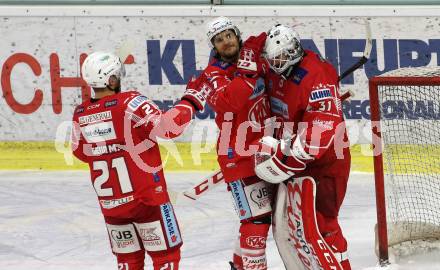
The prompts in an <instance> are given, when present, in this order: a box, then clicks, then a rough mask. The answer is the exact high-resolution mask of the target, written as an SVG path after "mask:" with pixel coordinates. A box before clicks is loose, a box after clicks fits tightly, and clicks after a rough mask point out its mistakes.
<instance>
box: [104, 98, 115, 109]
mask: <svg viewBox="0 0 440 270" xmlns="http://www.w3.org/2000/svg"><path fill="white" fill-rule="evenodd" d="M117 104H118V100H117V99H113V100H110V101H106V102H105V103H104V107H106V108H108V107H113V106H115V105H117Z"/></svg>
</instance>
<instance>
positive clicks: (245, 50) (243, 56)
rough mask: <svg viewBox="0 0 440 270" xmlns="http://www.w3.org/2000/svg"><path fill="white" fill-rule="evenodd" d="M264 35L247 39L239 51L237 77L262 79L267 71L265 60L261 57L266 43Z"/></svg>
mask: <svg viewBox="0 0 440 270" xmlns="http://www.w3.org/2000/svg"><path fill="white" fill-rule="evenodd" d="M266 37H267V34H266V33H264V32H263V33H261V34H260V35H258V36H251V37H249V38H248V39H247V40H246V41H245V42H244V44H243V47H242V48H241V50H240V56H239V59H238V64H237V72H238V73H239V75H242V76H245V77H247V78H257V77H263V76H264V75H265V74H266V73H267V71H268V70H269V65H268V63H267V60H266V59H265V58H263V57H261V53H262V51H263V48H264V44H265V42H266Z"/></svg>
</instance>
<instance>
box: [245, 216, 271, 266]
mask: <svg viewBox="0 0 440 270" xmlns="http://www.w3.org/2000/svg"><path fill="white" fill-rule="evenodd" d="M269 227H270V224H265V223H260V224H255V223H252V222H245V223H242V224H241V226H240V248H241V258H242V260H243V270H247V269H253V270H266V269H267V261H266V240H267V232H268V230H269Z"/></svg>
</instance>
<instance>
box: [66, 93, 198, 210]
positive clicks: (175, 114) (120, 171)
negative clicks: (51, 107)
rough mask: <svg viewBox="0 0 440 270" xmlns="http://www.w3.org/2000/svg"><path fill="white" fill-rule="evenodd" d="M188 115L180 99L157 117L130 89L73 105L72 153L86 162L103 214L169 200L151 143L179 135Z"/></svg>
mask: <svg viewBox="0 0 440 270" xmlns="http://www.w3.org/2000/svg"><path fill="white" fill-rule="evenodd" d="M193 113H194V109H193V107H192V106H191V105H190V104H189V103H188V102H186V101H182V102H180V103H179V104H177V105H176V106H175V107H174V108H172V109H170V110H169V111H167V112H166V113H162V112H161V111H160V110H159V109H158V107H157V106H156V105H155V104H154V103H153V102H152V101H151V100H149V99H148V98H147V97H145V96H142V95H141V94H140V93H138V92H136V91H130V92H123V93H118V94H114V95H111V96H106V97H104V98H102V99H99V100H89V101H86V102H84V103H83V104H81V105H79V106H78V107H76V109H75V112H74V115H73V124H74V128H73V132H72V149H73V153H74V155H75V156H76V157H77V158H78V159H80V160H82V161H83V162H86V163H88V164H89V167H90V174H91V180H92V184H93V187H94V188H95V191H96V194H97V195H98V200H99V204H100V206H101V210H102V212H103V214H104V215H105V216H113V217H121V216H124V214H126V213H129V212H130V210H131V209H133V208H134V207H136V205H138V204H139V203H143V204H146V205H159V204H163V203H166V202H168V201H169V197H168V193H167V186H166V183H165V179H164V174H163V170H162V162H161V158H160V153H159V147H158V145H157V141H156V140H157V137H161V138H172V137H175V136H177V135H179V134H180V133H181V132H182V131H183V129H184V128H185V127H186V125H187V124H188V123H189V122H190V120H191V119H192V115H193Z"/></svg>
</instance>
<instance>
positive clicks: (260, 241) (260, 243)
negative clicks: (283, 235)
mask: <svg viewBox="0 0 440 270" xmlns="http://www.w3.org/2000/svg"><path fill="white" fill-rule="evenodd" d="M246 244H247V245H248V246H250V247H253V248H264V247H266V238H265V237H262V236H249V237H246Z"/></svg>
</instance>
